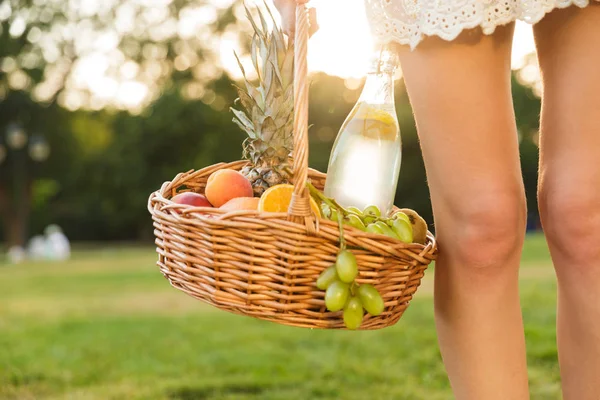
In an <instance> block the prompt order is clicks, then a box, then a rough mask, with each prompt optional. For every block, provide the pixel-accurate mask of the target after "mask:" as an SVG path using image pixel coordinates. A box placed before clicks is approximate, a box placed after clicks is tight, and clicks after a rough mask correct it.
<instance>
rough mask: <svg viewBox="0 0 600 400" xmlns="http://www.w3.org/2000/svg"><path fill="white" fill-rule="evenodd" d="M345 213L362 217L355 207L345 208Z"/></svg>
mask: <svg viewBox="0 0 600 400" xmlns="http://www.w3.org/2000/svg"><path fill="white" fill-rule="evenodd" d="M346 211H348V212H350V213H352V214H356V215H358V216H361V215H362V211H360V210H359V209H358V208H356V207H348V208H346Z"/></svg>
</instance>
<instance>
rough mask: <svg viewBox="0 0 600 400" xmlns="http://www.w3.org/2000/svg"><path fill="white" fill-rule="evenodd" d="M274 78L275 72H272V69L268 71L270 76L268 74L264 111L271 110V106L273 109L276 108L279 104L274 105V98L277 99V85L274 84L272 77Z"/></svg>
mask: <svg viewBox="0 0 600 400" xmlns="http://www.w3.org/2000/svg"><path fill="white" fill-rule="evenodd" d="M274 76H275V72H274V71H273V69H271V70H270V74H269V81H268V85H269V86H267V92H266V93H265V111H266V110H269V109H270V108H271V106H273V107H278V106H279V104H277V105H275V103H274V102H275V97H277V92H278V90H277V85H276V84H275V79H273V77H274Z"/></svg>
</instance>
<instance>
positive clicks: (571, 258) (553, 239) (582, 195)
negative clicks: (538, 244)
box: [539, 185, 600, 271]
mask: <svg viewBox="0 0 600 400" xmlns="http://www.w3.org/2000/svg"><path fill="white" fill-rule="evenodd" d="M569 189H570V188H569V187H568V186H566V185H565V186H563V187H562V188H560V190H552V189H551V188H550V187H549V185H542V186H541V188H540V192H539V208H540V216H541V219H542V224H543V227H544V232H545V234H546V239H547V240H548V245H549V246H550V249H551V250H552V252H553V255H558V256H559V257H560V258H561V262H558V263H557V267H558V268H563V267H564V269H565V270H566V271H575V270H580V271H581V270H582V269H583V270H584V271H588V270H589V269H590V268H594V269H597V267H598V260H599V259H600V193H599V192H598V188H596V187H587V188H572V190H569ZM564 260H568V262H567V263H566V262H564Z"/></svg>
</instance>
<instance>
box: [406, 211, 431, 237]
mask: <svg viewBox="0 0 600 400" xmlns="http://www.w3.org/2000/svg"><path fill="white" fill-rule="evenodd" d="M400 211H401V212H403V213H404V214H406V215H407V216H408V218H409V219H410V223H411V225H412V230H413V242H414V243H419V244H425V242H427V222H425V220H424V219H423V218H422V217H421V216H420V215H419V214H417V212H416V211H415V210H411V209H410V208H403V209H401V210H400Z"/></svg>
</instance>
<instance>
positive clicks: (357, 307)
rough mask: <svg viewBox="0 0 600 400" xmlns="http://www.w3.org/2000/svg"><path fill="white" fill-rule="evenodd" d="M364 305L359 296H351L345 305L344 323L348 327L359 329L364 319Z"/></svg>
mask: <svg viewBox="0 0 600 400" xmlns="http://www.w3.org/2000/svg"><path fill="white" fill-rule="evenodd" d="M363 315H364V311H363V305H362V302H361V301H360V299H359V298H358V297H351V298H350V300H348V304H346V307H344V325H346V328H348V329H358V328H360V325H361V324H362V320H363Z"/></svg>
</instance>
